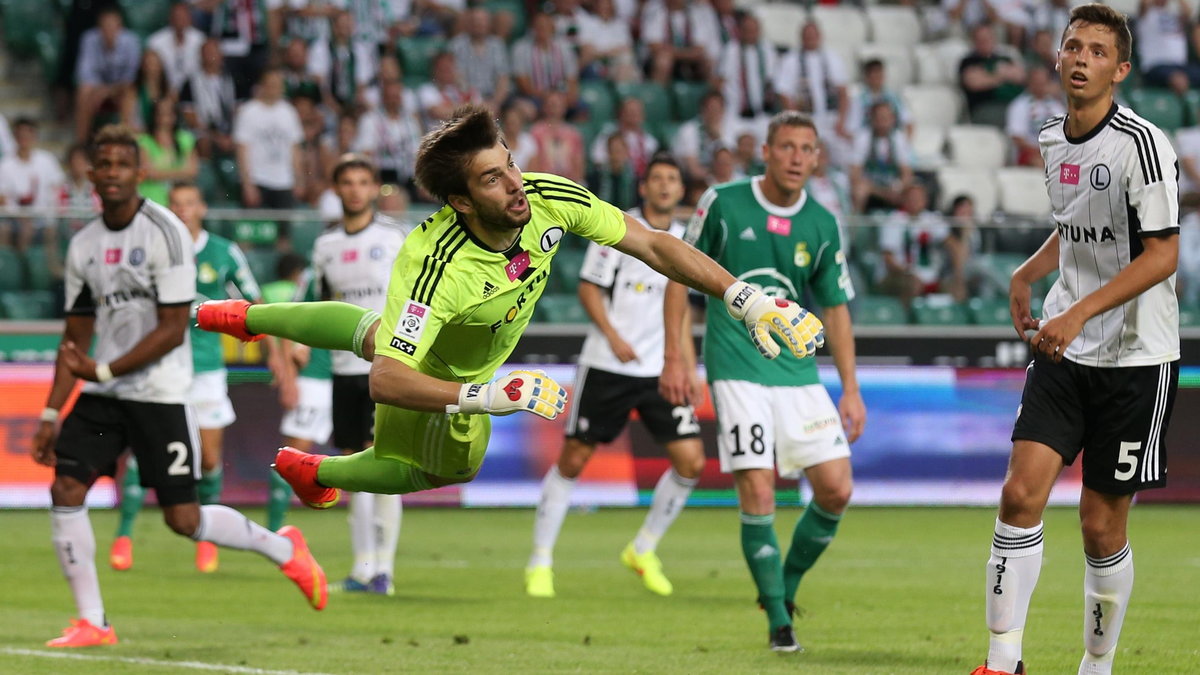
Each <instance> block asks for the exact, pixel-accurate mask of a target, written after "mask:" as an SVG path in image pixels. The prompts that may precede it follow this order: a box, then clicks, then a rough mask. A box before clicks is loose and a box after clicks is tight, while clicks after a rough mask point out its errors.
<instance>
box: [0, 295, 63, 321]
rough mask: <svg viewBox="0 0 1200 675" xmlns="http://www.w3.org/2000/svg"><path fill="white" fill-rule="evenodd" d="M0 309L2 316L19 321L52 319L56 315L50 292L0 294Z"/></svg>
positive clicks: (52, 296)
mask: <svg viewBox="0 0 1200 675" xmlns="http://www.w3.org/2000/svg"><path fill="white" fill-rule="evenodd" d="M0 307H3V308H4V316H6V317H8V318H9V319H13V320H19V321H36V320H38V319H53V318H54V316H55V314H56V311H55V310H56V307H55V301H54V294H53V293H51V292H50V291H5V292H3V293H0Z"/></svg>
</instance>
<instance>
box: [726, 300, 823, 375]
mask: <svg viewBox="0 0 1200 675" xmlns="http://www.w3.org/2000/svg"><path fill="white" fill-rule="evenodd" d="M725 307H726V309H728V310H729V315H730V316H732V317H733V318H735V319H739V320H741V321H743V322H745V324H746V328H748V329H749V330H750V339H751V340H752V341H753V342H754V346H755V347H758V353H760V354H762V355H763V357H764V358H768V359H773V358H775V357H776V356H779V345H777V344H775V340H773V339H772V338H771V334H772V333H774V334H775V336H776V337H778V338H779V340H780V341H781V342H783V344H784V346H786V347H787V348H788V350H789V351H791V352H792V354H794V355H795V356H796V358H798V359H802V358H805V357H807V356H812V355H813V354H815V353H816V351H817V348H818V347H821V346H824V344H825V326H823V325H822V324H821V320H820V319H818V318H817V317H816V316H815V315H814V314H813V313H812V312H809V311H808V310H807V309H804V308H803V307H801V306H800V305H797V304H796V303H794V302H792V301H791V300H784V299H783V298H773V297H771V296H769V295H767V294H766V293H763V292H762V291H760V290H758V289H757V288H755V287H754V286H751V285H750V284H748V283H746V282H744V281H739V282H737V283H735V284H733V285H732V286H730V287H729V288H727V289H725Z"/></svg>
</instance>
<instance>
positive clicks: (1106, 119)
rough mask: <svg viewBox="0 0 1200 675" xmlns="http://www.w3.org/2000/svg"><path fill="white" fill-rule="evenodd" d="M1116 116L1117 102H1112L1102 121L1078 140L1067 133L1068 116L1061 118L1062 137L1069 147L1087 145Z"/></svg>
mask: <svg viewBox="0 0 1200 675" xmlns="http://www.w3.org/2000/svg"><path fill="white" fill-rule="evenodd" d="M1116 114H1117V102H1116V101H1113V104H1112V107H1111V108H1109V109H1108V114H1107V115H1105V116H1104V119H1102V120H1100V123H1099V124H1097V125H1096V126H1094V127H1092V129H1091V131H1089V132H1087V133H1086V134H1084V135H1082V136H1080V137H1079V138H1071V135H1070V134H1068V133H1067V119H1068V118H1069V117H1070V116H1069V115H1068V116H1067V117H1063V123H1062V124H1063V137H1064V138H1066V139H1067V142H1068V143H1070V144H1071V145H1079V144H1081V143H1087V142H1088V141H1090V140H1092V139H1093V138H1095V137H1096V134H1098V133H1100V131H1101V130H1102V129H1104V127H1107V126H1108V123H1109V122H1111V121H1112V118H1113V116H1114V115H1116Z"/></svg>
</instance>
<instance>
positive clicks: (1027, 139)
mask: <svg viewBox="0 0 1200 675" xmlns="http://www.w3.org/2000/svg"><path fill="white" fill-rule="evenodd" d="M1065 112H1067V106H1066V104H1065V103H1063V99H1062V91H1061V90H1060V89H1059V86H1058V77H1056V76H1055V75H1054V73H1052V72H1051V71H1048V70H1046V69H1045V68H1042V67H1040V66H1039V67H1035V68H1030V69H1029V84H1028V86H1026V88H1025V92H1024V93H1023V94H1021V95H1020V96H1018V97H1016V98H1015V99H1013V102H1012V103H1009V104H1008V117H1007V122H1006V123H1005V125H1004V128H1005V131H1006V132H1007V133H1008V138H1009V139H1010V140H1011V141H1012V145H1013V150H1014V151H1015V155H1016V157H1015V159H1014V161H1015V163H1016V164H1017V166H1035V167H1037V168H1039V169H1040V168H1043V167H1045V166H1046V165H1045V163H1044V162H1043V161H1042V153H1041V150H1040V149H1039V148H1038V134H1039V133H1041V130H1042V125H1043V124H1045V123H1046V120H1047V119H1049V118H1051V117H1053V116H1055V115H1060V114H1063V113H1065Z"/></svg>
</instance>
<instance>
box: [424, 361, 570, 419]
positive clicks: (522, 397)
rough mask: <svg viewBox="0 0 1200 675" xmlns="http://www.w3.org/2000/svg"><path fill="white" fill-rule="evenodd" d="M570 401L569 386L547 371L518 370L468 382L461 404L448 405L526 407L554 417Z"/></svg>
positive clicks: (476, 411) (484, 409)
mask: <svg viewBox="0 0 1200 675" xmlns="http://www.w3.org/2000/svg"><path fill="white" fill-rule="evenodd" d="M566 405H567V390H566V389H563V388H562V387H561V386H559V384H558V383H557V382H555V381H554V380H552V379H551V378H550V376H549V375H547V374H546V373H545V372H544V371H541V370H516V371H513V372H511V373H509V374H508V375H505V376H503V377H498V378H496V379H495V380H492V381H491V382H489V383H488V384H464V385H463V386H462V389H460V390H459V392H458V405H454V404H451V405H448V406H446V412H448V413H459V412H460V413H465V414H467V415H480V414H484V413H487V414H490V415H511V414H513V413H515V412H519V411H522V410H524V411H527V412H531V413H533V414H534V415H539V416H541V417H545V418H546V419H548V420H552V419H554V418H555V417H558V416H559V414H561V413H562V411H563V409H564V408H566Z"/></svg>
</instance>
